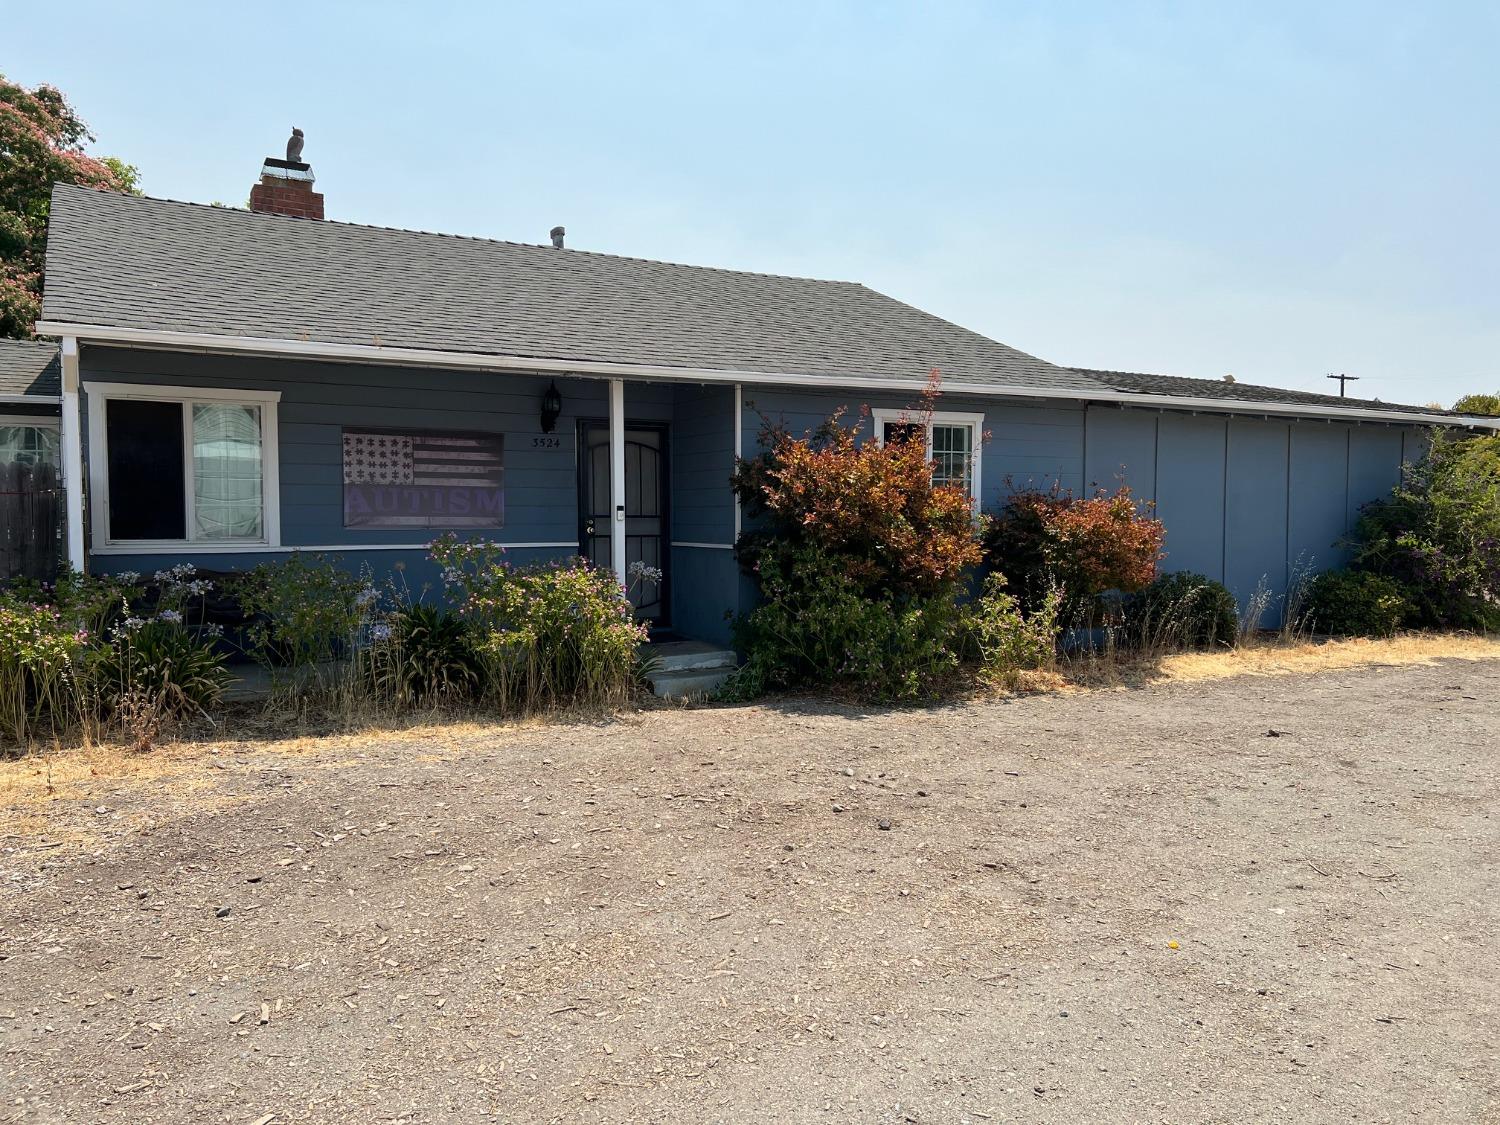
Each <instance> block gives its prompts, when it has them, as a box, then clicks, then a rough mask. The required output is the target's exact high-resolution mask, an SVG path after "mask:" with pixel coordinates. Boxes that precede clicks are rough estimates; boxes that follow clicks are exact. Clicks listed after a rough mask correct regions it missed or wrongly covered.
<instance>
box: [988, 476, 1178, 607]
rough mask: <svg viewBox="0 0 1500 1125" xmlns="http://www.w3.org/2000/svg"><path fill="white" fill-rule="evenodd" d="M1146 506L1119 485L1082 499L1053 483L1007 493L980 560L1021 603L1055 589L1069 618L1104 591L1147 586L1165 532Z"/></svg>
mask: <svg viewBox="0 0 1500 1125" xmlns="http://www.w3.org/2000/svg"><path fill="white" fill-rule="evenodd" d="M1153 508H1154V505H1152V504H1147V505H1146V506H1145V510H1144V511H1141V510H1139V509H1138V508H1137V505H1136V502H1135V499H1134V498H1133V497H1132V496H1131V494H1130V489H1129V488H1126V487H1124V486H1121V487H1120V489H1119V490H1118V491H1116V492H1112V493H1111V492H1108V491H1106V490H1104V489H1100V490H1099V491H1098V493H1097V494H1096V495H1094V496H1092V497H1089V498H1086V499H1080V498H1078V497H1075V496H1074V495H1073V494H1072V493H1071V492H1069V491H1067V490H1066V489H1064V488H1062V487H1060V486H1059V485H1056V484H1054V485H1053V486H1052V487H1051V488H1050V489H1047V490H1042V489H1035V488H1028V489H1021V490H1018V491H1014V492H1012V494H1011V496H1010V499H1009V502H1008V504H1007V505H1006V507H1005V510H1004V511H1002V512H1001V513H1000V515H999V516H998V517H996V519H995V520H994V521H993V522H992V523H991V524H990V526H989V529H988V531H987V532H986V535H985V541H984V553H985V558H986V560H987V561H988V562H989V564H990V565H991V566H993V567H994V568H995V569H997V570H999V571H1000V572H1001V573H1002V574H1004V575H1005V576H1006V577H1007V578H1008V579H1009V580H1010V582H1011V585H1012V586H1013V587H1014V588H1015V589H1017V590H1018V591H1019V592H1020V594H1021V596H1022V600H1023V601H1024V602H1026V603H1027V604H1030V605H1035V604H1039V603H1040V601H1041V599H1042V598H1043V597H1045V595H1046V592H1047V590H1049V589H1050V588H1052V587H1061V588H1062V590H1063V593H1064V598H1065V607H1066V609H1065V612H1066V613H1067V614H1068V615H1069V616H1072V615H1073V614H1076V613H1077V612H1078V611H1079V610H1085V611H1086V610H1088V609H1090V608H1092V606H1093V603H1094V601H1095V599H1097V598H1098V596H1099V595H1100V594H1102V593H1104V592H1105V591H1106V590H1120V591H1122V592H1124V593H1132V592H1134V591H1136V590H1141V589H1144V588H1145V587H1146V586H1148V585H1150V584H1151V581H1152V579H1154V578H1155V577H1156V564H1157V563H1158V562H1159V561H1161V559H1162V557H1163V556H1162V549H1161V547H1162V541H1163V538H1164V536H1165V529H1164V528H1163V527H1162V523H1161V521H1160V520H1158V519H1156V518H1154V517H1153V516H1152V515H1151V512H1152V510H1153Z"/></svg>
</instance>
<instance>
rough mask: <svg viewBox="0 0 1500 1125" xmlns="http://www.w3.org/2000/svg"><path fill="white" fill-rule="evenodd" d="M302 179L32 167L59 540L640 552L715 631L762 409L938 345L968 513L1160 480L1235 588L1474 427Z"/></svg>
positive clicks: (142, 551) (129, 564)
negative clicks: (158, 195)
mask: <svg viewBox="0 0 1500 1125" xmlns="http://www.w3.org/2000/svg"><path fill="white" fill-rule="evenodd" d="M312 184H313V181H312V174H311V169H310V168H308V166H307V165H305V164H291V163H288V162H286V161H277V160H268V161H267V162H266V166H265V168H264V169H263V173H262V180H261V183H260V184H259V185H257V188H256V193H255V195H254V196H253V197H252V206H254V207H256V208H258V210H256V211H243V210H237V209H229V208H222V207H210V206H202V205H197V204H191V203H178V202H172V201H168V200H160V199H148V198H140V197H134V196H128V195H117V194H110V193H103V192H97V191H93V190H88V189H82V188H76V187H68V186H61V185H59V186H58V187H57V188H56V189H55V190H54V192H53V197H52V212H51V229H50V236H49V245H48V256H47V280H46V294H45V303H44V309H43V319H42V322H41V323H40V324H39V325H38V332H40V333H45V334H49V335H55V336H58V337H60V338H61V340H62V345H61V357H62V358H61V362H62V392H61V445H62V461H63V466H64V474H65V477H66V479H67V504H68V515H69V519H68V536H67V538H68V554H69V558H70V559H71V560H72V561H73V563H74V564H76V565H78V566H80V567H83V566H87V567H90V568H94V569H97V570H105V571H117V570H124V569H129V570H136V571H143V572H150V571H152V570H154V569H157V568H159V567H162V566H164V565H168V564H171V563H174V562H177V561H179V560H189V561H191V562H194V563H196V564H198V565H199V566H200V567H205V568H210V569H233V568H238V567H243V566H248V565H252V564H254V563H256V562H259V561H261V560H263V559H266V558H267V557H272V556H277V555H282V554H285V553H286V552H288V551H291V550H294V549H302V550H317V551H333V552H339V553H341V554H342V555H343V556H344V557H345V558H346V559H347V560H349V562H350V564H351V565H354V564H369V565H370V566H371V567H372V568H373V569H374V570H375V571H376V572H377V573H383V572H386V571H387V570H388V569H389V567H390V565H391V564H393V563H395V562H397V561H401V562H404V563H406V564H407V565H408V566H409V567H411V568H417V567H419V566H420V560H421V559H422V558H423V549H424V544H426V543H427V542H429V541H430V540H431V539H432V538H433V537H434V536H436V535H438V534H440V533H443V532H445V531H449V530H452V531H456V532H458V533H460V534H462V535H470V536H482V537H485V538H489V539H493V540H495V541H498V542H501V543H504V544H506V545H507V546H508V548H509V551H510V555H511V557H512V558H513V559H515V560H516V561H522V562H524V561H530V560H537V559H546V558H551V557H558V556H567V555H573V554H577V553H582V554H583V555H585V556H587V557H589V558H590V559H592V560H594V561H595V562H597V563H599V564H600V565H604V566H611V567H613V568H614V569H615V571H616V572H617V573H618V574H620V575H621V576H622V578H623V577H624V576H625V574H626V572H627V568H628V567H629V566H630V564H632V563H634V562H641V563H644V564H647V565H650V566H653V567H659V568H660V569H661V570H662V571H663V572H664V576H665V577H664V581H663V582H662V583H661V585H660V586H659V587H652V588H644V589H642V590H638V591H637V592H636V593H635V594H634V595H633V596H634V597H635V598H636V600H637V608H638V612H639V613H640V615H641V616H642V617H643V618H647V619H649V620H651V621H653V622H655V623H657V624H658V625H661V626H670V627H671V628H672V629H674V630H675V631H677V632H678V633H681V634H684V635H686V636H689V637H694V638H699V639H703V640H708V641H714V642H723V641H724V640H725V639H726V638H727V636H728V625H727V616H728V615H732V614H733V613H735V612H738V611H740V610H741V609H742V608H745V607H747V606H748V604H749V599H750V597H751V596H752V591H751V590H750V589H749V588H748V587H747V586H746V584H745V582H744V580H743V579H742V577H741V575H740V573H739V571H738V568H737V566H736V563H735V558H734V553H733V545H734V542H735V539H736V536H737V534H738V532H739V530H740V522H741V515H740V512H739V511H738V509H737V507H736V504H735V499H734V497H733V495H732V493H731V491H730V489H729V487H728V485H727V481H728V478H729V476H730V473H731V471H732V469H733V467H734V463H735V459H736V458H737V457H739V456H741V455H746V454H750V453H752V452H753V451H754V449H755V448H756V443H757V434H758V432H759V430H760V427H761V417H762V416H763V415H764V416H769V417H774V418H778V419H783V420H784V421H785V422H786V423H787V424H789V425H790V426H792V427H793V428H803V427H810V426H812V425H814V424H816V423H817V422H818V421H820V420H822V419H823V418H825V417H826V416H827V415H828V414H829V412H830V411H832V410H833V409H834V408H836V407H838V406H841V405H849V406H851V407H857V406H859V405H860V404H865V403H867V404H869V405H870V406H871V407H872V408H873V410H874V420H875V428H876V431H877V436H878V435H879V434H881V433H883V432H885V429H886V427H889V426H891V425H894V424H896V422H897V420H898V418H899V416H900V414H901V412H902V410H903V409H904V408H906V407H907V406H908V405H909V404H911V403H912V402H913V401H914V400H915V399H916V397H917V396H918V394H919V393H920V392H921V391H922V389H923V387H924V385H925V384H926V381H927V377H928V373H929V371H930V370H931V369H933V368H937V369H939V370H940V372H941V375H942V389H943V394H942V398H941V403H940V405H941V409H940V411H939V412H938V413H937V414H936V415H935V416H934V417H933V420H932V427H931V431H930V433H929V435H928V437H929V441H930V444H931V448H932V453H933V457H934V460H935V463H936V466H937V469H936V471H937V472H938V473H939V474H940V475H941V476H942V477H943V478H944V479H946V480H951V481H954V482H956V483H960V484H962V485H963V486H964V487H965V488H966V489H968V490H970V492H971V493H972V494H973V495H974V496H975V498H976V502H977V503H979V504H981V505H982V506H983V507H984V508H987V509H992V508H994V507H997V506H998V505H1000V504H1002V503H1003V497H1004V482H1006V481H1007V480H1010V481H1015V482H1038V483H1043V482H1047V481H1058V482H1060V483H1061V484H1062V485H1063V486H1064V487H1067V488H1070V489H1074V490H1081V489H1084V488H1086V487H1088V486H1090V485H1091V484H1093V483H1095V482H1098V483H1101V484H1106V485H1109V484H1113V483H1114V482H1115V480H1116V479H1117V478H1119V479H1123V480H1125V481H1127V482H1128V483H1130V484H1131V485H1132V486H1133V487H1134V488H1135V489H1136V491H1137V492H1138V493H1139V494H1140V495H1141V496H1142V497H1145V498H1150V499H1154V500H1155V501H1156V502H1157V505H1158V508H1159V512H1160V514H1161V516H1162V518H1163V519H1164V520H1165V522H1166V525H1167V529H1168V530H1167V550H1168V551H1169V552H1170V554H1169V557H1168V560H1167V565H1168V566H1169V567H1171V568H1178V569H1182V568H1186V569H1192V570H1197V571H1201V572H1202V573H1205V574H1208V575H1211V576H1212V577H1215V578H1222V579H1224V580H1225V581H1226V582H1227V583H1228V584H1229V585H1230V586H1231V588H1233V589H1234V590H1235V592H1236V593H1237V594H1238V595H1239V596H1240V597H1241V598H1245V597H1247V596H1248V595H1249V594H1250V593H1251V591H1252V590H1253V589H1254V588H1255V586H1256V584H1257V583H1258V582H1260V581H1261V580H1262V579H1264V580H1265V581H1266V582H1267V583H1268V584H1269V585H1270V586H1271V587H1273V588H1275V589H1278V590H1279V589H1280V588H1281V587H1283V586H1284V585H1285V583H1286V581H1287V578H1288V575H1289V572H1290V570H1291V569H1292V568H1294V567H1295V566H1296V565H1297V560H1299V559H1302V560H1305V561H1306V562H1308V563H1312V564H1313V565H1326V564H1328V563H1331V562H1333V561H1335V560H1336V559H1337V558H1338V548H1337V547H1336V542H1337V540H1338V539H1339V537H1340V536H1341V535H1342V534H1343V533H1344V532H1345V530H1346V529H1347V528H1348V527H1349V524H1350V521H1351V519H1352V518H1353V516H1354V514H1355V513H1356V511H1357V510H1358V508H1359V506H1360V505H1361V504H1363V503H1364V502H1366V501H1368V500H1372V499H1374V498H1376V497H1379V496H1381V495H1383V494H1385V493H1386V492H1387V490H1389V488H1390V487H1391V485H1392V484H1394V483H1395V482H1396V480H1397V476H1398V473H1399V471H1400V466H1401V463H1402V461H1403V460H1405V459H1409V458H1410V457H1412V456H1413V455H1414V454H1415V452H1416V451H1417V450H1418V449H1419V448H1420V445H1421V442H1422V440H1423V433H1424V432H1425V428H1426V427H1430V426H1434V425H1436V426H1492V425H1494V424H1495V423H1494V422H1493V421H1484V420H1480V419H1474V418H1468V417H1460V416H1455V415H1451V414H1447V413H1443V412H1434V411H1430V410H1423V409H1418V408H1411V407H1403V406H1394V405H1390V404H1385V403H1379V402H1363V401H1361V402H1356V401H1354V400H1340V399H1330V398H1327V397H1325V396H1316V395H1303V394H1298V393H1295V392H1287V391H1277V390H1273V389H1269V388H1256V387H1245V386H1241V385H1234V386H1229V385H1228V384H1221V383H1214V382H1205V381H1199V380H1173V379H1167V378H1163V377H1155V376H1137V375H1125V374H1120V373H1115V372H1100V371H1088V370H1080V369H1075V368H1070V367H1063V366H1058V365H1056V364H1052V363H1048V362H1046V361H1044V360H1041V359H1038V358H1035V357H1033V356H1031V355H1027V354H1026V353H1024V352H1021V351H1018V350H1016V349H1015V348H1012V347H1009V346H1007V345H1005V344H1001V343H998V342H996V341H994V340H990V339H987V338H986V337H984V336H981V335H979V334H977V333H975V332H971V331H968V330H966V329H964V328H960V327H958V326H957V325H954V324H951V323H949V322H947V321H945V320H942V319H940V318H939V317H936V316H933V315H931V314H929V313H926V312H923V311H921V310H919V309H916V308H912V307H911V306H909V305H906V304H903V303H901V302H900V301H897V300H894V299H892V298H890V297H887V296H885V295H883V294H881V293H877V292H875V291H873V290H871V289H868V288H866V287H865V286H863V285H859V284H854V283H849V282H836V281H816V280H810V279H806V278H797V277H777V276H769V275H764V274H755V273H745V272H739V271H734V270H722V269H708V268H703V267H698V266H685V265H674V264H670V263H666V262H657V261H648V260H644V259H638V258H628V257H619V256H613V255H608V254H597V253H590V252H587V251H581V250H576V249H566V248H564V247H563V235H562V231H561V228H559V229H558V230H556V231H554V232H553V239H552V244H550V245H549V244H544V245H530V244H520V243H511V242H496V241H486V240H482V239H474V238H462V237H456V236H452V235H443V234H427V233H420V232H416V231H408V230H396V229H387V228H381V227H371V226H358V225H353V224H349V223H341V222H328V221H324V220H323V219H322V215H323V203H322V196H321V195H318V194H317V193H315V192H313V190H312ZM986 434H988V435H989V436H988V440H985V439H984V435H986ZM85 482H86V483H85ZM409 573H417V571H416V570H415V569H414V570H412V571H409Z"/></svg>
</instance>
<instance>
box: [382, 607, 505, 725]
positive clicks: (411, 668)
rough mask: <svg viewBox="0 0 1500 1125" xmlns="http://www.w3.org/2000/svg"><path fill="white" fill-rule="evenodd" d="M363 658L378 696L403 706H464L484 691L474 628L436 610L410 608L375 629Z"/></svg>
mask: <svg viewBox="0 0 1500 1125" xmlns="http://www.w3.org/2000/svg"><path fill="white" fill-rule="evenodd" d="M362 655H363V666H364V672H365V677H366V680H367V682H368V684H369V686H370V687H371V689H372V690H373V691H374V692H375V694H376V696H377V697H379V698H381V699H386V700H389V701H391V702H393V703H395V704H397V705H398V706H401V707H416V706H422V705H432V704H438V703H459V702H463V701H466V700H469V699H471V698H473V697H474V696H475V695H476V694H477V693H478V691H479V687H480V683H481V671H482V666H481V663H480V660H479V656H478V654H477V653H476V652H475V651H474V645H473V643H472V642H471V641H470V639H469V631H468V627H467V626H466V625H465V624H464V622H463V619H462V618H460V617H458V616H457V615H456V614H453V613H449V612H446V611H444V610H439V609H436V608H434V607H432V606H428V605H412V606H405V607H403V608H401V609H400V610H398V611H397V612H396V613H394V614H393V615H392V616H391V618H390V620H389V621H385V622H377V623H376V624H374V625H372V626H371V627H370V644H369V647H368V648H366V649H365V650H364V652H363V654H362Z"/></svg>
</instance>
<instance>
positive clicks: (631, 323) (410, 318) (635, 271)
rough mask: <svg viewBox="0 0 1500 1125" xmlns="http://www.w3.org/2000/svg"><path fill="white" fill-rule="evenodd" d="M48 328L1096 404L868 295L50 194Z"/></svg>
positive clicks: (1028, 365)
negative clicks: (928, 388)
mask: <svg viewBox="0 0 1500 1125" xmlns="http://www.w3.org/2000/svg"><path fill="white" fill-rule="evenodd" d="M42 315H43V319H44V320H50V321H57V322H72V323H75V324H97V325H108V326H111V327H124V328H141V329H156V330H170V331H180V332H193V333H210V334H220V335H231V336H254V337H265V338H272V339H282V340H302V341H315V342H320V343H333V344H361V345H370V344H378V345H383V346H388V347H410V348H424V349H433V350H437V351H455V352H468V353H478V354H485V355H504V356H519V357H526V358H545V359H555V360H564V361H566V360H575V361H580V362H582V361H595V362H611V363H641V364H653V365H661V366H669V367H685V368H707V369H713V370H743V371H764V372H774V373H789V374H807V375H826V376H829V377H830V382H837V381H838V379H839V377H873V378H890V379H900V380H912V379H924V378H925V377H926V375H927V373H928V372H929V371H930V370H931V369H932V368H933V367H937V368H939V369H940V370H941V372H942V376H943V381H944V384H945V385H946V386H947V387H948V388H950V389H953V388H956V387H961V386H962V385H963V384H965V383H968V384H980V383H990V384H1008V385H1020V386H1027V387H1033V386H1034V387H1037V388H1039V389H1047V390H1058V389H1078V390H1098V389H1100V385H1099V384H1098V383H1097V382H1096V381H1095V380H1094V379H1092V378H1091V377H1089V376H1087V375H1084V374H1080V373H1079V372H1076V371H1074V370H1071V369H1070V368H1066V367H1058V366H1055V365H1053V364H1050V363H1046V362H1044V361H1043V360H1040V359H1036V358H1035V357H1033V356H1029V355H1027V354H1026V353H1024V352H1020V351H1017V350H1016V349H1014V348H1010V347H1007V346H1006V345H1004V344H1000V343H996V342H995V341H993V340H990V339H987V338H986V337H984V336H981V335H979V334H978V333H976V332H970V331H969V330H967V329H965V328H960V327H958V326H957V325H954V324H950V323H948V322H947V321H945V320H942V319H940V318H939V317H936V316H932V315H931V314H929V313H925V312H922V311H921V310H919V309H915V308H912V307H911V306H909V305H905V304H903V303H901V302H900V301H897V300H894V299H893V298H890V297H887V296H885V295H884V294H881V293H877V292H875V291H874V290H872V289H868V288H866V287H865V286H863V285H859V284H855V283H853V282H842V281H813V280H809V279H806V278H798V277H776V276H771V275H767V274H757V273H742V272H737V271H733V270H721V269H708V268H705V267H701V266H684V265H673V264H670V263H666V262H653V261H647V260H643V259H639V258H624V257H616V256H613V255H609V254H594V253H588V252H584V251H578V250H555V249H553V248H551V247H550V246H548V247H542V246H532V245H526V244H521V243H513V242H491V241H485V240H482V239H474V238H460V237H456V236H453V235H441V234H425V233H421V232H417V231H407V230H392V229H388V228H384V227H366V226H356V225H353V224H350V223H336V222H320V221H316V220H309V219H292V218H287V217H284V216H280V215H262V214H254V213H252V212H249V211H240V210H235V209H230V208H220V207H206V206H203V205H200V204H193V203H176V202H171V201H167V200H159V199H146V198H141V197H137V196H129V195H117V194H113V193H109V192H98V191H93V190H91V189H88V188H78V187H69V186H64V185H61V184H59V185H57V186H56V187H54V188H53V192H52V214H51V226H50V232H49V237H48V246H47V281H46V295H45V300H44V304H43V311H42Z"/></svg>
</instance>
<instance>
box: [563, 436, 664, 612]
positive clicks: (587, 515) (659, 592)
mask: <svg viewBox="0 0 1500 1125" xmlns="http://www.w3.org/2000/svg"><path fill="white" fill-rule="evenodd" d="M580 429H581V434H580V438H579V443H578V447H579V449H580V450H581V451H582V455H581V456H580V457H579V460H578V512H579V515H580V516H581V517H582V523H583V526H582V528H581V529H580V532H579V537H578V549H579V553H580V554H582V555H583V557H584V558H586V559H588V560H589V561H590V562H591V563H593V564H594V565H595V566H598V567H602V568H604V569H605V570H608V569H610V566H611V562H612V560H611V559H610V535H609V532H610V520H611V519H612V518H613V513H611V511H610V504H609V499H610V496H609V424H608V423H607V422H582V423H580ZM667 486H668V477H667V427H666V426H665V425H653V424H645V423H636V424H633V425H628V426H626V428H625V567H626V570H627V571H628V570H629V569H630V567H631V565H632V564H634V563H641V564H643V565H645V566H649V567H654V568H656V569H657V570H659V571H661V572H662V580H661V581H660V582H659V583H656V582H632V580H631V579H629V578H627V579H626V581H627V582H632V589H631V591H630V601H631V604H632V605H634V606H635V616H636V620H637V621H647V622H650V623H651V624H653V625H666V624H668V623H669V613H668V606H669V605H670V604H671V603H670V601H669V600H668V597H667V582H668V577H667V561H668V559H669V558H670V556H671V552H670V551H669V550H668V549H667V495H668V493H667Z"/></svg>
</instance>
